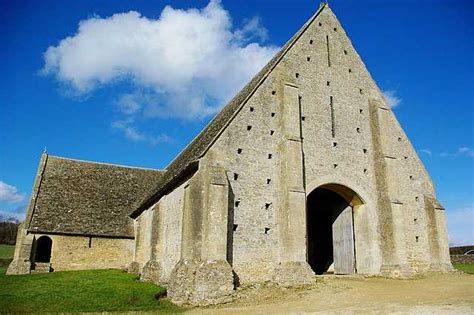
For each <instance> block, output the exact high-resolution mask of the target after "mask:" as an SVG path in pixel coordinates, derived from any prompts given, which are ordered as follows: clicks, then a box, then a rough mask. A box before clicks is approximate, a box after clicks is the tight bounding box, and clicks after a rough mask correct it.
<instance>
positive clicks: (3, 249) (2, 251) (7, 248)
mask: <svg viewBox="0 0 474 315" xmlns="http://www.w3.org/2000/svg"><path fill="white" fill-rule="evenodd" d="M14 252H15V245H5V244H0V259H8V258H13V253H14Z"/></svg>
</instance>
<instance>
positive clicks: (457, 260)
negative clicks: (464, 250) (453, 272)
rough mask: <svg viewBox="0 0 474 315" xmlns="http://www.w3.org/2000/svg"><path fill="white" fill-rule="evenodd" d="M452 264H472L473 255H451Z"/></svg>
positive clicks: (473, 260)
mask: <svg viewBox="0 0 474 315" xmlns="http://www.w3.org/2000/svg"><path fill="white" fill-rule="evenodd" d="M451 262H452V263H453V264H474V255H451Z"/></svg>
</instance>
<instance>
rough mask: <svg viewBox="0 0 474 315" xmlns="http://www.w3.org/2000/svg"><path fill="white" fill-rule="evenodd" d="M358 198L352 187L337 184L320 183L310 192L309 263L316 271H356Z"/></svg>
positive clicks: (308, 205)
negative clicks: (355, 227)
mask: <svg viewBox="0 0 474 315" xmlns="http://www.w3.org/2000/svg"><path fill="white" fill-rule="evenodd" d="M355 198H356V199H357V200H359V201H360V198H358V197H357V194H355V193H354V192H353V191H352V190H351V189H349V188H347V187H345V186H341V185H335V184H332V185H325V186H321V187H319V188H317V189H315V190H314V191H312V192H311V193H310V194H309V195H308V198H307V211H306V212H307V214H306V215H307V225H306V226H307V235H308V263H309V265H310V266H311V268H312V269H313V271H314V272H315V273H316V274H319V275H320V274H324V273H329V272H334V273H335V274H354V273H355V272H356V256H355V233H354V214H353V202H352V200H354V199H355ZM330 267H332V269H333V271H332V270H330Z"/></svg>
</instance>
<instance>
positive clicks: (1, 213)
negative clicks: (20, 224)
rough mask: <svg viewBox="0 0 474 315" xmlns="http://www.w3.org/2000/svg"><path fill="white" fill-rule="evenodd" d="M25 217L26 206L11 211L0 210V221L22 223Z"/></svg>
mask: <svg viewBox="0 0 474 315" xmlns="http://www.w3.org/2000/svg"><path fill="white" fill-rule="evenodd" d="M25 215H26V206H20V207H17V208H15V209H13V210H4V209H0V220H7V221H14V220H18V221H22V220H23V219H25ZM11 219H13V220H11Z"/></svg>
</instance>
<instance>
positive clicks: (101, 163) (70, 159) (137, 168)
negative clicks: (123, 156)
mask: <svg viewBox="0 0 474 315" xmlns="http://www.w3.org/2000/svg"><path fill="white" fill-rule="evenodd" d="M48 157H50V158H55V159H59V160H65V161H71V162H79V163H86V164H97V165H105V166H114V167H120V168H128V169H136V170H144V171H155V172H161V173H165V172H166V170H159V169H154V168H148V167H137V166H127V165H121V164H113V163H106V162H96V161H88V160H81V159H73V158H67V157H62V156H57V155H51V154H48Z"/></svg>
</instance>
